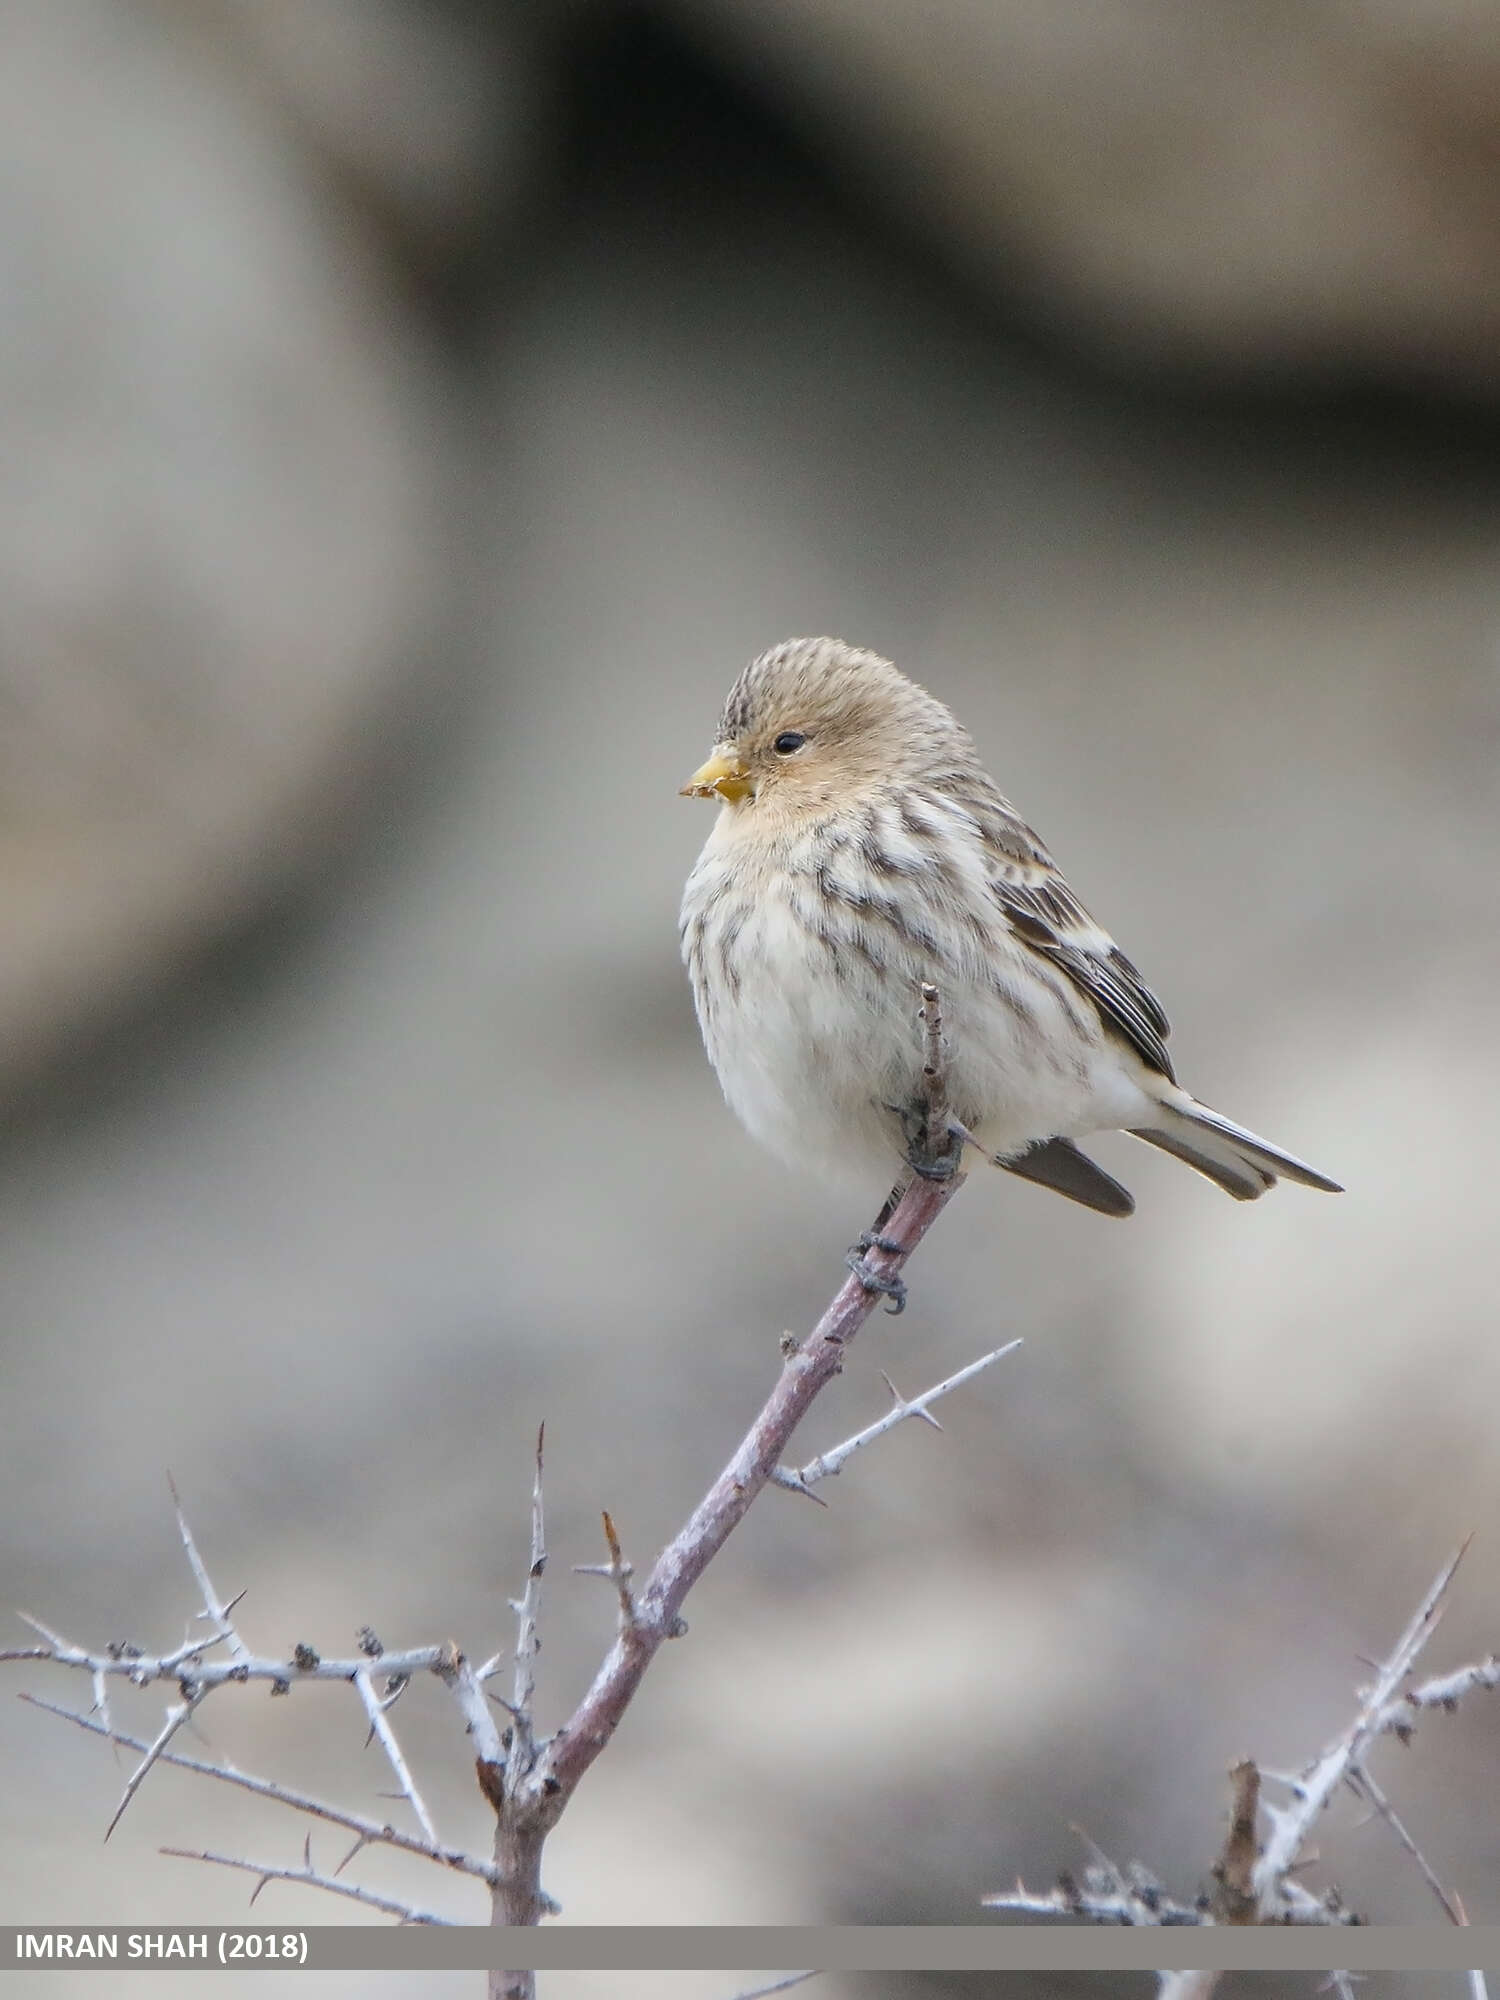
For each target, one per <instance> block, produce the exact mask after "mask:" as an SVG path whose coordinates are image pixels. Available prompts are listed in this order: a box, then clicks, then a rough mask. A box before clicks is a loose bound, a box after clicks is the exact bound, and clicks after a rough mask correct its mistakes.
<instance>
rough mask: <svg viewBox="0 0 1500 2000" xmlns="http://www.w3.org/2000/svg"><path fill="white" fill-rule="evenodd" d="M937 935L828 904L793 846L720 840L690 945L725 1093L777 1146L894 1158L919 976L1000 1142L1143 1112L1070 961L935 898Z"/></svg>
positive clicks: (890, 1163) (955, 1089) (692, 891)
mask: <svg viewBox="0 0 1500 2000" xmlns="http://www.w3.org/2000/svg"><path fill="white" fill-rule="evenodd" d="M927 916H928V918H929V919H930V922H929V925H928V928H929V930H930V933H931V940H932V943H933V945H934V946H935V947H936V949H934V950H923V949H921V948H920V947H914V946H912V945H911V944H910V942H909V941H906V940H902V939H900V938H897V937H893V936H892V935H891V934H890V933H889V931H888V930H886V929H883V928H882V927H881V926H880V925H879V924H878V923H871V924H864V923H861V921H860V920H859V918H858V916H857V914H854V913H851V912H850V911H849V910H848V909H847V908H842V907H839V906H836V905H832V906H831V905H830V904H829V901H828V899H827V898H826V897H823V896H821V895H820V894H819V892H818V889H817V885H816V881H815V879H814V876H813V874H812V872H811V871H809V870H808V868H807V867H806V866H805V865H802V866H799V865H798V857H797V856H796V854H795V853H793V854H790V855H788V856H787V857H786V861H785V864H784V865H778V866H775V867H767V866H765V865H764V864H762V865H761V866H759V867H758V868H757V869H756V870H755V871H754V874H753V877H752V875H751V873H750V871H748V870H746V869H744V868H740V867H736V865H735V853H734V847H733V843H731V842H729V841H715V840H713V839H711V840H710V842H709V844H708V846H707V847H706V848H705V849H704V852H703V854H702V856H701V857H700V859H699V862H698V865H697V867H696V868H695V869H694V871H693V873H692V875H691V876H690V877H689V880H688V885H687V890H686V893H685V896H684V899H683V951H684V956H685V958H686V960H687V963H688V967H689V970H690V972H691V975H692V980H693V989H694V997H695V999H696V1001H697V1006H698V1018H699V1021H700V1023H701V1025H702V1028H703V1038H704V1042H705V1045H706V1047H707V1050H708V1055H709V1059H710V1061H711V1062H712V1063H713V1066H714V1069H715V1070H716V1071H717V1073H718V1077H719V1082H720V1084H721V1086H722V1088H723V1091H724V1095H725V1097H726V1098H727V1099H728V1101H729V1103H730V1105H731V1106H732V1107H733V1109H734V1111H735V1112H736V1114H737V1115H738V1116H739V1118H740V1119H741V1120H742V1121H743V1123H744V1125H745V1126H746V1128H747V1130H748V1131H750V1132H751V1133H752V1134H753V1136H754V1137H755V1138H757V1139H758V1140H760V1141H761V1142H762V1143H763V1144H764V1145H766V1146H767V1147H769V1148H770V1149H771V1150H772V1151H773V1152H775V1153H776V1154H778V1155H779V1156H780V1157H782V1158H783V1159H786V1160H789V1161H794V1162H798V1163H801V1164H804V1165H810V1166H814V1167H817V1168H819V1169H821V1170H822V1171H824V1172H829V1173H833V1174H838V1175H841V1176H844V1175H849V1176H854V1175H857V1176H858V1177H859V1178H860V1179H861V1180H862V1181H864V1182H865V1183H866V1184H867V1185H868V1184H869V1183H870V1182H871V1181H872V1180H877V1181H878V1180H879V1179H880V1178H881V1177H882V1176H884V1177H885V1178H886V1179H887V1180H889V1178H890V1177H891V1176H892V1174H893V1172H894V1170H895V1169H896V1168H897V1166H898V1165H899V1161H900V1155H901V1151H902V1147H903V1139H902V1133H901V1127H900V1121H899V1118H898V1117H897V1116H896V1115H895V1113H894V1112H893V1111H892V1110H891V1109H890V1108H889V1107H892V1106H910V1105H914V1104H915V1103H916V1102H917V1100H918V1097H919V1094H920V1082H921V1070H922V1054H923V1050H922V1032H921V1025H920V1015H919V1009H920V998H921V996H920V987H921V983H922V981H923V980H924V979H931V980H933V981H935V982H936V984H937V985H938V988H939V990H940V993H941V996H942V1005H943V1014H944V1023H945V1027H946V1031H947V1046H948V1059H949V1097H950V1102H951V1105H952V1108H953V1110H954V1111H955V1113H956V1114H957V1115H958V1116H959V1117H960V1118H961V1119H962V1120H963V1121H964V1123H966V1124H967V1125H969V1126H970V1127H971V1129H973V1130H974V1132H975V1133H976V1134H977V1136H978V1137H979V1138H980V1139H981V1140H982V1141H983V1142H984V1144H985V1145H986V1147H987V1148H988V1149H990V1150H991V1151H993V1152H997V1153H1001V1154H1005V1155H1014V1154H1016V1153H1018V1152H1021V1151H1023V1150H1024V1149H1025V1147H1026V1146H1028V1145H1030V1144H1031V1143H1032V1142H1033V1141H1035V1140H1037V1139H1045V1138H1052V1137H1057V1136H1063V1137H1069V1138H1077V1137H1081V1136H1082V1135H1083V1134H1085V1133H1087V1132H1093V1131H1099V1130H1101V1129H1104V1128H1107V1127H1113V1126H1119V1125H1122V1124H1130V1123H1136V1124H1139V1123H1142V1122H1144V1118H1145V1115H1146V1111H1147V1101H1146V1098H1145V1096H1144V1094H1143V1093H1142V1091H1141V1090H1140V1088H1139V1086H1138V1085H1137V1083H1136V1082H1135V1080H1134V1075H1133V1074H1132V1072H1133V1071H1134V1069H1135V1067H1136V1065H1135V1064H1134V1062H1133V1060H1132V1059H1130V1058H1129V1057H1128V1055H1127V1053H1126V1052H1125V1051H1123V1050H1122V1049H1121V1048H1120V1046H1119V1044H1118V1043H1117V1042H1115V1041H1114V1040H1113V1039H1112V1038H1109V1037H1106V1035H1105V1034H1104V1032H1103V1030H1102V1028H1101V1027H1100V1024H1099V1021H1098V1017H1097V1015H1095V1014H1094V1012H1093V1010H1092V1009H1091V1008H1090V1007H1088V1005H1087V1003H1085V1002H1082V1001H1080V1000H1079V999H1078V998H1077V997H1076V996H1075V995H1074V994H1073V993H1072V992H1071V989H1070V988H1069V986H1068V983H1067V981H1066V980H1065V978H1064V977H1063V975H1061V974H1059V973H1055V972H1054V971H1053V970H1052V968H1050V967H1048V966H1045V965H1042V964H1040V963H1039V961H1037V960H1036V958H1035V956H1034V954H1031V953H1029V952H1028V951H1027V950H1026V949H1025V947H1024V946H1022V945H1020V944H1019V943H1017V942H1016V941H1015V940H1014V939H1013V938H1012V937H1011V935H1010V933H1009V931H1008V928H1007V927H1006V926H1005V925H1004V924H1003V921H1001V920H1000V919H999V918H998V915H997V919H996V923H995V926H994V930H993V933H992V934H989V935H980V934H977V933H976V932H975V930H974V927H973V926H972V924H970V925H964V924H962V923H960V922H958V921H956V920H952V921H947V922H944V921H943V913H942V911H941V909H940V908H939V909H929V910H928V911H927Z"/></svg>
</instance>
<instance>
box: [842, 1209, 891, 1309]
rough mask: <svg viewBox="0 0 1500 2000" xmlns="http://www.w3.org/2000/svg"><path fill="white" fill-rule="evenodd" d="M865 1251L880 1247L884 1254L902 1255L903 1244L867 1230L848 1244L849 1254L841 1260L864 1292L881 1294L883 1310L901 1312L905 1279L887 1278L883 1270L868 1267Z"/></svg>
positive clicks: (877, 1231) (874, 1230)
mask: <svg viewBox="0 0 1500 2000" xmlns="http://www.w3.org/2000/svg"><path fill="white" fill-rule="evenodd" d="M867 1250H883V1251H884V1252H885V1253H886V1255H887V1256H888V1257H902V1256H904V1255H905V1254H906V1245H905V1244H904V1243H898V1242H897V1241H896V1239H895V1237H894V1236H882V1235H881V1234H880V1232H879V1230H878V1229H867V1230H865V1231H864V1233H863V1234H862V1235H861V1237H860V1239H859V1241H858V1242H857V1243H853V1244H851V1245H850V1246H849V1254H848V1256H847V1257H845V1259H844V1262H845V1263H846V1264H847V1265H848V1266H849V1269H850V1270H851V1271H852V1272H853V1273H854V1275H855V1277H856V1278H858V1280H859V1282H860V1283H861V1284H862V1285H863V1286H864V1288H865V1290H866V1291H867V1292H879V1293H882V1294H883V1295H884V1297H885V1299H886V1301H887V1304H886V1308H885V1309H886V1311H887V1312H888V1313H901V1312H905V1311H906V1283H905V1280H904V1279H902V1278H896V1277H890V1276H888V1275H887V1274H886V1273H885V1272H883V1271H875V1270H872V1269H871V1268H870V1265H869V1262H868V1261H867V1259H866V1257H865V1252H866V1251H867Z"/></svg>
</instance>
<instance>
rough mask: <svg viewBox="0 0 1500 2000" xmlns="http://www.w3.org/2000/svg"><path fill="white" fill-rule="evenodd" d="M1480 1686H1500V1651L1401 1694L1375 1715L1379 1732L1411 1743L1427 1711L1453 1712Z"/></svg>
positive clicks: (1437, 1676) (1435, 1677)
mask: <svg viewBox="0 0 1500 2000" xmlns="http://www.w3.org/2000/svg"><path fill="white" fill-rule="evenodd" d="M1476 1688H1500V1654H1495V1653H1491V1654H1490V1656H1489V1658H1488V1659H1487V1660H1476V1661H1474V1662H1473V1664H1472V1665H1470V1666H1467V1667H1459V1668H1458V1669H1457V1670H1456V1671H1455V1672H1453V1673H1451V1674H1435V1675H1434V1676H1433V1678H1432V1679H1431V1680H1426V1681H1421V1682H1419V1683H1418V1685H1417V1686H1416V1687H1414V1688H1408V1689H1407V1690H1406V1692H1405V1693H1404V1694H1400V1695H1397V1696H1396V1698H1395V1700H1394V1701H1388V1702H1387V1703H1386V1705H1385V1707H1384V1708H1382V1709H1381V1711H1380V1713H1379V1715H1378V1716H1377V1717H1376V1718H1375V1728H1376V1733H1377V1734H1379V1735H1382V1736H1395V1737H1399V1738H1400V1740H1401V1741H1402V1742H1403V1743H1406V1742H1409V1741H1410V1739H1411V1735H1412V1732H1413V1730H1414V1729H1415V1728H1416V1726H1417V1718H1418V1716H1419V1715H1420V1714H1421V1713H1422V1712H1423V1711H1424V1710H1426V1709H1434V1708H1440V1709H1442V1710H1443V1711H1444V1712H1445V1713H1447V1714H1449V1715H1451V1714H1452V1713H1453V1711H1454V1709H1456V1708H1457V1707H1458V1704H1459V1702H1460V1701H1461V1700H1462V1699H1463V1697H1464V1696H1465V1695H1466V1694H1472V1693H1473V1692H1474V1690H1475V1689H1476Z"/></svg>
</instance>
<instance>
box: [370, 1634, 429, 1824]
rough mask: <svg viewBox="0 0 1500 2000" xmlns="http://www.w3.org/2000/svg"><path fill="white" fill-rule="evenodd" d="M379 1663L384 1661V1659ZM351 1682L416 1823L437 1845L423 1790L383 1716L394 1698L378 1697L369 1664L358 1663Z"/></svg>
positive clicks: (391, 1696) (372, 1732)
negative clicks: (359, 1666) (414, 1816)
mask: <svg viewBox="0 0 1500 2000" xmlns="http://www.w3.org/2000/svg"><path fill="white" fill-rule="evenodd" d="M382 1665H384V1661H383V1660H382ZM354 1685H355V1687H356V1688H357V1689H358V1690H359V1698H360V1700H361V1701H362V1702H363V1703H364V1705H365V1714H366V1715H367V1716H369V1718H370V1733H371V1735H372V1736H378V1737H379V1738H380V1747H381V1749H382V1750H384V1752H385V1754H386V1759H387V1762H388V1763H389V1764H390V1767H391V1769H392V1770H393V1771H394V1772H395V1774H396V1783H397V1784H398V1785H399V1786H400V1787H401V1790H402V1793H403V1795H404V1797H405V1799H406V1802H407V1804H408V1805H409V1806H410V1807H411V1809H412V1811H413V1812H414V1813H415V1814H416V1816H417V1824H418V1825H419V1826H420V1827H421V1829H422V1831H423V1833H425V1834H426V1836H427V1838H428V1839H429V1840H430V1841H431V1842H432V1844H433V1846H434V1847H437V1846H438V1845H439V1844H440V1843H439V1841H438V1836H437V1828H436V1827H435V1826H434V1825H433V1823H432V1816H431V1814H430V1813H429V1812H428V1810H427V1807H426V1806H425V1805H424V1803H423V1801H422V1794H421V1793H420V1792H419V1791H418V1790H417V1786H416V1780H415V1779H414V1778H413V1777H412V1774H411V1771H410V1770H409V1768H408V1766H407V1762H406V1758H405V1757H404V1756H403V1754H402V1751H401V1745H400V1744H399V1743H398V1742H397V1741H396V1732H395V1730H394V1729H392V1727H391V1725H390V1723H389V1722H388V1721H387V1720H386V1710H387V1709H388V1708H389V1707H390V1705H391V1703H392V1702H393V1701H394V1700H395V1698H396V1697H395V1695H387V1696H386V1698H385V1700H384V1701H382V1700H381V1698H380V1696H379V1695H378V1694H376V1692H375V1684H374V1682H373V1681H372V1680H371V1679H370V1670H369V1667H368V1665H366V1666H363V1667H361V1668H360V1669H359V1671H358V1673H356V1674H355V1676H354Z"/></svg>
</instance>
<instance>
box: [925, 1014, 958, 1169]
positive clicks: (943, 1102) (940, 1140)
mask: <svg viewBox="0 0 1500 2000" xmlns="http://www.w3.org/2000/svg"><path fill="white" fill-rule="evenodd" d="M922 1097H923V1104H924V1115H925V1129H924V1131H923V1134H922V1150H923V1152H924V1153H925V1154H926V1156H927V1158H928V1159H929V1160H938V1159H941V1158H942V1157H943V1155H944V1154H945V1153H947V1152H948V1150H949V1148H950V1146H951V1145H952V1143H953V1142H952V1140H951V1139H950V1137H949V1130H948V1048H947V1042H946V1040H945V1038H944V1035H943V1004H942V1000H941V997H940V996H939V994H938V990H937V988H936V987H935V986H933V985H932V984H931V983H930V982H924V984H923V987H922Z"/></svg>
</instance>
